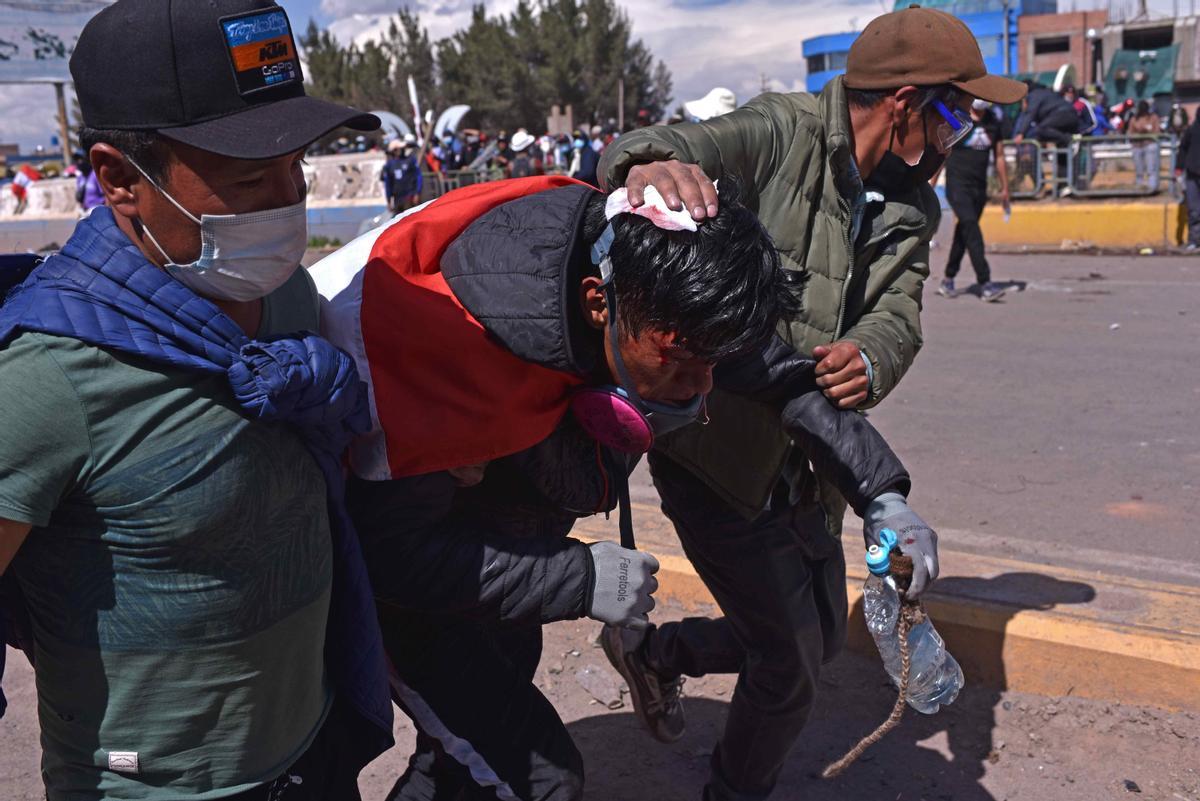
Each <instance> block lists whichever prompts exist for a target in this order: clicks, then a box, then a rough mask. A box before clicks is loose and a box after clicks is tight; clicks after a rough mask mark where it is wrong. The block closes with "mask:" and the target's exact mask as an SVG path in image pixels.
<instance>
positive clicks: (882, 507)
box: [599, 6, 1025, 801]
mask: <svg viewBox="0 0 1200 801" xmlns="http://www.w3.org/2000/svg"><path fill="white" fill-rule="evenodd" d="M1024 93H1025V87H1024V85H1023V84H1020V83H1017V82H1015V81H1011V80H1008V79H1007V78H1002V77H999V76H993V75H988V74H987V70H986V68H985V67H984V64H983V58H982V56H981V55H980V52H979V46H978V44H977V43H976V41H975V38H974V36H973V35H972V34H971V32H970V30H968V28H967V26H966V25H964V24H963V23H962V22H961V21H959V20H957V19H955V18H954V17H952V16H950V15H948V14H945V13H943V12H940V11H934V10H930V9H923V8H919V7H916V6H913V7H910V8H908V9H905V10H902V11H897V12H894V13H891V14H885V15H884V16H882V17H879V18H878V19H876V20H875V21H873V22H872V23H871V24H870V25H868V26H867V28H866V29H865V30H864V31H863V32H862V34H861V35H860V36H859V37H858V39H857V40H856V41H855V42H854V44H853V46H852V47H851V49H850V53H849V56H848V60H847V67H846V74H845V75H844V76H841V77H838V78H835V79H834V80H832V81H831V82H830V83H829V84H828V85H827V86H826V87H825V89H824V91H823V92H822V93H821V94H820V95H818V96H813V95H808V94H802V93H795V94H765V95H761V96H759V97H757V98H755V99H754V100H752V101H750V102H749V103H747V104H746V105H745V106H743V107H741V108H739V109H737V110H735V111H733V112H731V113H728V114H724V115H721V116H718V117H714V118H713V119H710V120H707V121H704V122H698V123H685V124H681V125H674V126H670V127H662V126H658V127H652V128H643V129H641V130H638V131H635V132H633V133H630V134H627V135H625V136H622V137H621V138H620V139H619V140H617V141H616V142H614V143H613V144H612V145H611V146H609V148H608V150H606V151H605V154H604V158H603V160H602V163H601V165H600V171H599V174H600V178H601V181H602V184H603V185H604V186H605V187H606V188H609V189H611V188H613V187H616V186H620V185H622V184H624V185H625V186H627V187H628V188H629V197H630V200H631V202H632V203H633V204H634V205H638V204H639V203H640V201H641V198H642V192H643V190H644V189H645V188H646V187H647V186H654V187H655V188H657V189H658V191H659V192H660V193H661V194H662V195H663V196H664V197H665V198H666V200H667V202H668V204H670V205H671V207H672V208H687V209H688V210H689V211H691V213H692V216H693V217H694V218H696V219H697V220H699V219H703V218H705V217H709V216H711V215H712V214H714V213H715V211H716V207H717V193H716V190H715V188H714V186H713V181H714V180H717V179H720V178H722V177H723V176H725V175H734V174H736V175H739V176H740V177H741V180H742V181H743V183H744V184H745V185H746V188H747V194H748V196H749V197H748V199H749V205H750V206H751V208H755V209H756V210H757V212H758V214H759V217H760V219H761V220H762V222H763V224H764V226H765V227H766V229H767V231H768V232H769V233H770V234H771V237H772V238H773V239H774V241H775V244H776V245H777V246H778V247H779V249H780V252H781V255H782V257H783V260H784V264H785V266H786V267H787V268H788V270H790V275H791V276H792V284H793V286H794V288H795V292H796V294H797V295H798V296H799V298H800V302H801V312H800V315H799V316H798V318H797V319H795V320H793V321H792V322H791V324H790V325H788V326H787V331H786V334H787V335H788V336H789V337H790V341H791V343H792V345H793V347H795V348H797V349H798V350H800V351H801V352H802V353H804V354H809V353H812V354H813V355H814V356H815V357H816V358H818V359H819V360H820V363H819V364H818V367H817V373H818V375H819V376H821V377H820V378H819V379H818V383H819V384H820V385H821V386H822V387H823V388H824V390H825V394H826V396H827V397H828V398H829V401H830V402H831V403H834V404H836V405H837V406H839V407H841V408H846V409H849V408H867V407H869V406H872V405H874V404H876V403H879V401H881V400H882V399H883V398H884V396H886V395H887V394H888V392H890V391H891V390H892V388H893V387H895V385H896V384H897V382H899V380H900V378H901V376H902V375H903V374H904V372H905V371H906V370H907V369H908V367H909V365H911V364H912V361H913V358H914V357H915V356H916V353H917V350H918V349H919V348H920V346H921V325H920V303H921V288H922V285H923V283H924V281H925V278H926V277H927V276H928V275H929V240H930V238H931V237H932V235H933V232H934V231H935V230H936V229H937V225H938V222H939V218H940V213H939V206H938V201H937V198H936V196H935V195H934V193H933V190H932V189H931V188H930V187H929V184H928V180H929V179H930V177H932V176H933V175H934V173H935V172H936V171H937V169H938V168H939V167H940V166H941V164H942V162H943V160H944V159H945V154H946V152H947V151H948V150H949V148H950V147H951V146H953V145H954V144H955V142H957V141H959V140H960V139H961V138H962V137H963V136H965V135H966V134H967V133H969V132H970V127H971V123H970V118H969V116H968V115H967V114H966V112H965V109H966V107H967V106H968V105H969V104H970V103H971V101H972V100H974V99H975V98H981V99H983V100H989V101H992V102H995V103H1014V102H1016V101H1018V100H1020V99H1021V97H1022V96H1023V95H1024ZM709 414H710V418H711V423H710V424H709V425H708V426H706V427H704V428H700V427H695V426H693V427H692V428H690V429H688V430H685V431H681V432H679V433H677V434H675V435H673V436H672V437H671V438H669V439H668V440H667V441H665V442H664V444H663V445H662V447H660V448H658V449H657V450H656V451H655V452H653V453H652V454H651V457H650V467H651V470H652V472H653V475H654V482H655V486H656V487H657V488H658V491H659V494H660V496H661V497H662V502H663V510H664V512H665V513H666V514H667V515H668V516H669V517H670V518H671V520H672V521H673V522H674V524H675V528H676V531H677V532H678V534H679V537H680V540H681V541H682V543H683V546H684V550H685V552H686V553H687V555H688V557H689V558H690V559H691V561H692V563H693V564H694V565H695V567H696V569H697V572H698V573H699V574H700V576H701V577H702V578H703V579H704V580H705V582H706V584H707V585H708V587H709V588H710V589H711V590H712V592H713V595H714V596H715V598H716V600H717V602H718V604H719V605H720V607H721V610H722V612H723V613H724V615H725V617H722V618H720V619H716V620H710V619H705V618H690V619H687V620H684V621H681V622H679V623H667V624H664V625H663V626H661V627H659V628H657V629H654V630H651V631H650V632H648V633H641V632H639V633H632V632H628V631H622V630H618V629H614V628H606V630H605V631H604V633H603V636H602V642H603V644H604V645H605V650H606V652H607V653H608V656H609V658H610V660H611V661H612V662H613V664H614V666H615V667H616V668H617V669H618V670H619V671H620V672H621V673H622V675H623V676H624V677H625V679H626V680H627V681H628V682H629V684H630V686H631V688H635V692H634V693H633V697H634V698H635V699H638V701H639V703H638V706H637V710H636V711H637V713H638V715H639V717H640V718H641V720H642V721H643V723H644V724H645V725H646V726H647V727H648V728H649V730H650V732H651V733H652V734H653V735H654V736H655V737H656V738H657V739H659V740H663V741H668V742H669V741H671V740H674V739H677V738H678V737H679V736H681V735H682V732H683V726H684V720H683V711H682V706H681V704H680V701H679V682H680V681H681V676H683V675H689V676H699V675H704V674H708V673H739V674H740V676H739V680H738V685H737V690H736V692H735V694H734V696H733V699H732V702H731V705H730V711H729V718H728V721H727V723H726V728H725V734H724V736H723V738H722V740H721V742H720V743H719V744H718V746H717V748H716V749H715V751H714V752H713V757H712V772H711V776H710V779H709V782H708V785H707V787H706V788H705V796H706V798H709V799H714V800H717V799H720V800H721V801H724V799H759V798H765V797H766V796H767V795H769V794H770V792H771V791H772V789H773V788H774V786H775V783H776V781H777V779H778V776H779V771H780V769H781V768H782V766H783V763H784V760H785V758H786V756H787V753H788V751H789V750H790V749H791V746H792V745H793V743H794V742H795V741H796V738H797V736H798V735H799V733H800V730H801V728H802V727H803V725H804V722H805V720H806V719H807V716H808V713H809V710H810V709H811V706H812V701H813V696H814V692H815V689H816V679H817V674H818V671H819V669H820V665H821V663H822V662H824V661H827V660H829V659H830V658H832V657H833V656H834V655H835V654H836V653H837V652H838V650H839V649H840V648H841V645H842V642H843V640H844V638H845V621H846V590H845V562H844V558H843V555H842V546H841V544H840V542H839V538H840V534H841V521H842V515H843V513H844V511H845V508H846V505H845V501H844V500H842V498H841V497H840V496H839V495H838V494H837V493H836V491H834V490H833V489H832V487H831V485H830V483H829V482H828V481H827V480H826V477H824V476H814V475H813V473H812V471H811V470H810V468H809V465H808V460H807V459H806V457H805V454H804V453H802V452H800V450H799V449H798V448H796V447H795V446H794V445H793V444H792V443H791V442H790V441H789V440H788V438H787V437H786V436H785V435H784V434H783V432H782V431H781V430H780V427H779V424H778V421H777V420H772V419H770V418H769V415H768V413H767V410H766V409H764V408H762V407H760V406H757V405H755V404H754V403H750V402H747V401H744V400H741V399H735V398H732V397H730V396H728V395H725V394H722V393H720V392H714V393H713V395H712V396H710V400H709ZM910 514H911V513H910V512H908V510H907V506H906V504H905V499H904V497H903V496H901V495H899V494H894V496H893V497H890V498H887V499H881V500H880V501H879V502H877V503H875V504H872V507H871V508H869V509H868V510H867V513H866V525H865V530H864V534H865V537H866V539H867V541H868V542H872V541H875V540H876V538H877V537H878V532H879V531H880V530H881V529H882V528H884V527H889V528H893V529H896V530H898V531H903V530H905V528H906V524H908V523H910V520H911V519H910V518H909V515H910ZM901 548H902V549H903V550H904V551H905V552H906V553H908V554H909V555H911V556H913V557H914V562H915V563H916V565H917V572H918V576H917V578H916V580H915V582H914V586H913V589H912V590H911V591H910V593H911V594H914V595H915V594H919V593H920V592H921V591H922V590H923V589H924V587H925V586H926V585H927V584H928V582H929V581H931V580H932V579H934V578H936V576H937V539H936V536H935V535H934V533H933V532H932V531H931V530H929V529H928V528H927V527H925V526H924V525H923V524H921V525H920V526H917V525H911V526H908V529H907V532H906V535H905V536H904V537H902V540H901Z"/></svg>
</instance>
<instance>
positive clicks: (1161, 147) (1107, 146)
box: [1003, 135, 1179, 199]
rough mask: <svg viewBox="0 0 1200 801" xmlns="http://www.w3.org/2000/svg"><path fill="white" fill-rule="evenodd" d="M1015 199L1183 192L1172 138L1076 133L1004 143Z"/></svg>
mask: <svg viewBox="0 0 1200 801" xmlns="http://www.w3.org/2000/svg"><path fill="white" fill-rule="evenodd" d="M1003 144H1004V158H1005V162H1006V164H1007V166H1008V175H1009V187H1010V189H1009V192H1010V194H1011V196H1012V197H1013V198H1026V199H1027V198H1039V197H1064V196H1067V195H1075V196H1078V197H1146V196H1149V195H1156V194H1159V193H1160V192H1163V191H1164V190H1165V191H1166V192H1167V194H1168V195H1169V196H1170V197H1173V198H1177V197H1178V196H1179V186H1178V184H1177V182H1176V181H1175V176H1174V168H1175V157H1176V154H1177V152H1178V148H1179V142H1178V140H1177V139H1176V138H1175V137H1173V136H1171V137H1160V136H1154V135H1135V136H1077V137H1075V138H1074V139H1073V140H1072V141H1071V143H1070V144H1068V145H1054V144H1050V143H1046V142H1032V141H1022V142H1011V141H1010V142H1004V143H1003Z"/></svg>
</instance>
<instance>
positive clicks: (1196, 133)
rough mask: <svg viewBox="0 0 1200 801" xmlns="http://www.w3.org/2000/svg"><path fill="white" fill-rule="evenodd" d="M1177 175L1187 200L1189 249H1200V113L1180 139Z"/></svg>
mask: <svg viewBox="0 0 1200 801" xmlns="http://www.w3.org/2000/svg"><path fill="white" fill-rule="evenodd" d="M1175 177H1176V178H1182V179H1183V187H1184V197H1185V198H1186V200H1187V215H1188V243H1187V251H1188V252H1189V253H1195V252H1197V251H1198V250H1200V114H1197V115H1196V119H1195V120H1193V121H1192V124H1191V125H1190V126H1188V128H1187V130H1185V131H1184V132H1183V135H1182V136H1181V137H1180V139H1179V155H1178V156H1177V158H1176V161H1175Z"/></svg>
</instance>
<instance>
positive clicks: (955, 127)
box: [932, 100, 975, 153]
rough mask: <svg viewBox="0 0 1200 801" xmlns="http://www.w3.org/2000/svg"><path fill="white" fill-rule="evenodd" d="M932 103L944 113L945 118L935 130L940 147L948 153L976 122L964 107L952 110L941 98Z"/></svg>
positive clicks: (938, 110) (940, 112) (965, 136)
mask: <svg viewBox="0 0 1200 801" xmlns="http://www.w3.org/2000/svg"><path fill="white" fill-rule="evenodd" d="M932 105H933V107H934V109H936V110H937V113H938V114H941V115H942V120H943V122H940V123H938V126H937V129H936V130H935V134H936V136H937V143H938V147H939V148H940V149H941V151H942V152H943V153H947V152H949V150H950V148H952V147H954V146H955V145H957V144H958V143H959V142H961V141H962V140H963V139H966V138H967V134H969V133H971V129H972V128H974V127H975V123H974V122H973V121H972V120H971V115H970V114H968V113H967V112H965V111H963V110H962V109H958V108H955V109H953V110H951V109H950V108H948V107H947V106H946V104H945V103H943V102H942V101H940V100H935V101H933V104H932Z"/></svg>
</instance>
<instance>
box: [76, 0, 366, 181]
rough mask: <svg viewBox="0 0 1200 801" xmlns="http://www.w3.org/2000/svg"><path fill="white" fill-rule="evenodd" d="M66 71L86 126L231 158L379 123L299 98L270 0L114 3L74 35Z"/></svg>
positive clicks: (294, 57) (297, 76) (281, 17)
mask: <svg viewBox="0 0 1200 801" xmlns="http://www.w3.org/2000/svg"><path fill="white" fill-rule="evenodd" d="M71 76H72V77H73V78H74V81H75V94H76V95H77V96H78V98H79V108H80V111H81V112H82V115H83V123H84V125H87V126H89V127H92V128H110V129H118V130H137V131H155V132H157V133H158V134H160V135H162V136H165V137H167V138H168V139H173V140H175V141H177V142H183V143H184V144H187V145H191V146H193V147H196V148H199V149H201V150H206V151H209V152H211V153H217V154H219V155H222V156H232V157H234V158H243V159H268V158H276V157H278V156H282V155H285V154H287V153H291V152H293V151H296V150H300V149H301V148H304V147H307V146H308V145H310V144H311V143H312V142H314V141H316V140H317V139H319V138H321V137H322V136H324V135H325V134H327V133H329V132H330V131H332V130H334V129H335V128H339V127H343V126H345V127H347V128H353V129H354V130H356V131H374V130H376V129H378V128H379V125H380V123H379V118H378V117H376V116H375V115H374V114H364V113H362V112H360V111H357V110H355V109H352V108H349V107H347V106H341V105H338V104H336V103H329V102H326V101H324V100H318V99H317V98H315V97H309V96H307V95H306V94H305V92H304V76H303V73H302V71H301V67H300V58H299V55H298V54H297V51H296V41H295V38H294V37H293V35H292V28H291V23H290V22H289V21H288V17H287V13H286V12H285V11H284V10H283V9H282V8H280V7H279V6H277V5H275V4H274V3H272V2H270V0H117V2H116V3H113V4H112V5H111V6H108V7H107V8H105V9H103V10H102V11H100V12H99V13H98V14H96V16H94V17H92V19H91V20H90V21H89V22H88V24H87V25H86V26H85V27H84V29H83V32H82V33H80V34H79V41H78V43H77V44H76V46H75V52H74V53H73V54H72V56H71Z"/></svg>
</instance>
